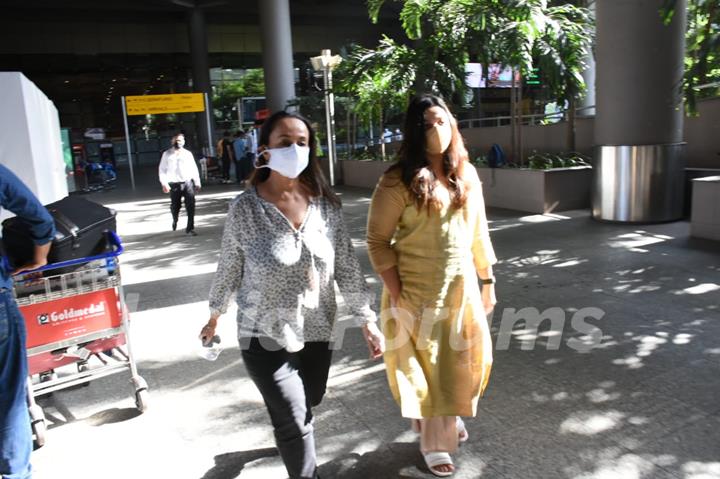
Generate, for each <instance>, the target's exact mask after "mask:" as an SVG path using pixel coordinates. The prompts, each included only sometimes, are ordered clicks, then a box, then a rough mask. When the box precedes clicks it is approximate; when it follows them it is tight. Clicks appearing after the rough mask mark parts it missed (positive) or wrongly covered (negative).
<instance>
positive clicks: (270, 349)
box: [240, 337, 332, 479]
mask: <svg viewBox="0 0 720 479" xmlns="http://www.w3.org/2000/svg"><path fill="white" fill-rule="evenodd" d="M240 343H241V348H242V357H243V361H244V362H245V369H246V370H247V372H248V374H249V375H250V378H251V379H252V380H253V382H254V383H255V386H257V388H258V390H260V394H262V397H263V400H264V401H265V405H266V406H267V409H268V412H269V413H270V420H271V422H272V425H273V429H274V433H275V442H276V444H277V448H278V450H279V452H280V456H281V457H282V459H283V462H284V463H285V467H286V468H287V471H288V475H289V476H290V479H315V478H317V477H318V476H317V458H316V456H315V436H314V433H313V425H312V422H313V421H312V419H313V416H312V407H313V406H317V405H318V404H320V401H322V398H323V396H324V395H325V388H326V386H327V378H328V371H329V370H330V361H331V359H332V351H331V350H330V346H329V343H326V342H311V343H305V347H304V348H303V349H302V350H300V351H298V352H295V353H289V352H288V351H286V350H285V349H282V348H281V347H280V346H279V345H278V344H277V343H276V342H275V341H273V340H272V339H270V338H267V337H262V338H243V339H241V342H240Z"/></svg>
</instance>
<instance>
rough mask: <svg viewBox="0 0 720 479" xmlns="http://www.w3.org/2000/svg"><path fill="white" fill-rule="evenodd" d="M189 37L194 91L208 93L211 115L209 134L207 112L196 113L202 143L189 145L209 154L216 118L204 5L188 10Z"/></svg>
mask: <svg viewBox="0 0 720 479" xmlns="http://www.w3.org/2000/svg"><path fill="white" fill-rule="evenodd" d="M188 38H189V40H190V42H189V43H190V63H191V65H192V79H193V92H195V93H206V94H207V98H208V102H209V103H210V105H209V111H210V112H211V115H210V133H209V134H208V127H207V121H208V118H207V116H206V115H205V113H204V112H203V113H198V114H197V115H196V123H197V131H198V138H199V139H200V142H201V143H202V144H201V145H188V146H189V147H190V148H193V149H195V147H200V148H202V149H203V151H206V152H207V153H208V154H210V152H211V151H212V150H213V149H214V148H213V138H214V136H213V135H214V130H215V119H214V115H212V88H211V85H210V66H209V61H208V42H207V27H206V24H205V11H204V10H203V8H202V7H193V8H191V9H189V10H188Z"/></svg>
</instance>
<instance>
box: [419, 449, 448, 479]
mask: <svg viewBox="0 0 720 479" xmlns="http://www.w3.org/2000/svg"><path fill="white" fill-rule="evenodd" d="M422 456H423V459H425V465H426V466H427V468H428V469H429V470H430V472H432V473H433V474H434V475H436V476H438V477H449V476H452V475H453V474H455V464H453V461H452V458H451V457H450V454H448V453H447V452H428V453H422ZM438 466H452V467H453V469H452V471H438V470H437V469H435V468H436V467H438Z"/></svg>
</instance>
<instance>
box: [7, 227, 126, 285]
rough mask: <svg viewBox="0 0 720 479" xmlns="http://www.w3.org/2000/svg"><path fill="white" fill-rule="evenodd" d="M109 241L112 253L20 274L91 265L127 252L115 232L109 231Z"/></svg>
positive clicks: (76, 259) (50, 265)
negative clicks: (91, 262) (92, 262)
mask: <svg viewBox="0 0 720 479" xmlns="http://www.w3.org/2000/svg"><path fill="white" fill-rule="evenodd" d="M106 233H107V235H108V239H109V240H110V245H111V246H112V248H113V249H112V251H107V252H105V253H101V254H98V255H94V256H85V257H83V258H75V259H69V260H67V261H61V262H59V263H50V264H46V265H45V266H42V267H40V268H36V269H33V270H30V271H23V272H22V273H20V274H21V275H23V274H28V273H36V272H39V271H46V270H49V269H58V268H65V267H67V266H75V265H78V264H84V263H89V262H90V261H96V260H99V259H108V258H116V257H118V256H120V255H121V254H123V252H125V247H124V246H123V244H122V241H121V240H120V236H118V234H117V233H116V232H115V231H107V232H106Z"/></svg>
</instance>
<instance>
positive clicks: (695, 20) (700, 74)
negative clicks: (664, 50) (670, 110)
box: [662, 0, 720, 114]
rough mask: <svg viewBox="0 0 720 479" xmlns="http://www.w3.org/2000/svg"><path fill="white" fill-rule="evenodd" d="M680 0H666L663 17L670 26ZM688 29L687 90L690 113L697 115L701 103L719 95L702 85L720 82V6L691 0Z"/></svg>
mask: <svg viewBox="0 0 720 479" xmlns="http://www.w3.org/2000/svg"><path fill="white" fill-rule="evenodd" d="M676 3H677V0H665V4H664V6H663V9H662V14H663V17H664V19H665V22H666V23H669V22H670V21H671V20H672V17H673V16H674V15H675V6H676ZM687 16H688V28H687V34H686V36H685V42H686V55H685V76H684V78H683V91H684V94H685V105H686V107H687V111H688V112H689V113H690V114H696V113H697V100H698V98H701V97H703V96H710V95H712V94H714V93H716V92H717V91H718V90H720V89H719V88H715V89H705V90H700V89H698V87H699V86H701V85H705V84H710V83H712V82H718V81H720V4H718V2H717V0H689V1H688V4H687Z"/></svg>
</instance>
